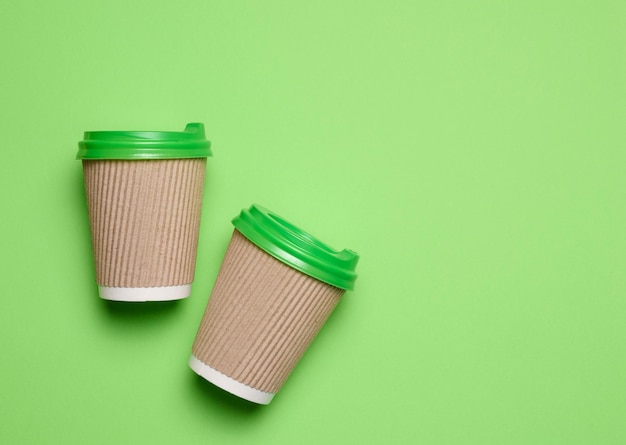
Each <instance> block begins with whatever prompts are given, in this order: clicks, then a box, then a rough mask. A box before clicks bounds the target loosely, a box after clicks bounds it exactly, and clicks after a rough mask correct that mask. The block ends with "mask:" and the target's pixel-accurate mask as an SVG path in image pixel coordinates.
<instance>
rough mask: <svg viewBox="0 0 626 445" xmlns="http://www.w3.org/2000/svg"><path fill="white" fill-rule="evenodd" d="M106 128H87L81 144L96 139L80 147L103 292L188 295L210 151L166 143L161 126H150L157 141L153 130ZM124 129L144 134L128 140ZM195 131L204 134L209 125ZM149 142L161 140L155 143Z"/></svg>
mask: <svg viewBox="0 0 626 445" xmlns="http://www.w3.org/2000/svg"><path fill="white" fill-rule="evenodd" d="M191 125H193V124H190V126H191ZM197 125H199V124H196V126H195V127H192V129H197V128H198V127H197ZM190 126H188V127H187V128H188V129H189V128H190ZM200 130H202V127H200ZM186 131H188V130H186ZM99 133H105V134H104V136H102V135H99V134H98V132H95V136H94V133H93V132H92V133H86V138H85V141H83V142H82V143H81V144H83V143H85V142H87V143H91V145H89V144H87V148H86V149H84V150H83V146H81V150H83V153H82V155H81V154H80V151H79V158H80V159H82V163H83V171H84V178H85V191H86V195H87V207H88V211H89V222H90V228H91V238H92V247H93V254H94V261H95V269H96V282H97V284H98V288H99V294H100V297H102V298H103V299H107V300H115V301H165V300H177V299H181V298H185V297H187V296H189V295H190V293H191V284H192V282H193V277H194V272H195V265H196V254H197V245H198V234H199V227H200V216H201V210H202V195H203V190H204V177H205V170H206V156H203V157H184V156H185V155H197V154H200V152H199V151H198V150H195V151H194V150H187V151H185V148H184V147H182V148H181V147H180V146H177V143H176V142H175V141H168V140H166V141H165V143H164V142H163V141H162V140H160V139H158V136H162V133H158V132H150V136H152V140H151V139H150V138H146V137H145V134H144V133H147V132H99ZM120 133H122V134H123V135H126V134H127V133H132V134H133V135H137V134H139V135H138V138H137V139H138V140H139V141H137V140H125V139H124V138H123V137H120V136H119V134H120ZM88 134H89V135H90V136H91V139H88V137H87V135H88ZM172 135H176V133H166V137H165V139H167V136H172ZM107 136H111V139H113V142H111V141H110V140H108V139H107ZM196 136H198V137H199V138H201V139H204V132H203V130H202V131H201V132H200V134H199V135H198V134H197V135H196ZM116 137H117V139H115V138H116ZM174 137H175V136H174ZM162 139H163V138H162ZM146 140H147V141H148V143H147V144H146ZM150 141H153V143H154V144H155V145H158V144H159V143H160V144H162V146H160V147H159V146H152V147H150V146H149V145H150ZM154 141H156V142H154ZM137 142H138V143H137ZM183 142H188V141H183ZM206 142H207V143H208V141H206ZM142 143H143V144H144V145H141V144H142ZM107 144H108V145H107ZM112 144H119V145H118V146H117V147H116V146H114V147H111V145H112ZM133 144H135V145H133ZM146 145H148V146H147V147H146ZM178 145H181V144H178ZM90 149H91V151H90ZM177 149H178V150H177ZM98 150H101V152H98ZM133 150H134V151H133ZM146 151H151V153H147V154H146ZM205 152H206V151H205ZM164 153H165V155H164ZM133 155H134V156H135V157H129V156H133ZM125 156H126V157H125ZM177 156H180V157H177ZM111 157H112V158H111Z"/></svg>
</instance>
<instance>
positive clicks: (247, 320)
mask: <svg viewBox="0 0 626 445" xmlns="http://www.w3.org/2000/svg"><path fill="white" fill-rule="evenodd" d="M343 293H344V290H343V289H339V288H336V287H334V286H331V285H329V284H326V283H323V282H321V281H319V280H316V279H315V278H312V277H310V276H308V275H305V274H303V273H301V272H299V271H297V270H295V269H293V268H291V267H289V266H287V265H285V264H284V263H282V262H280V261H278V260H277V259H275V258H274V257H272V256H270V255H268V254H267V253H265V252H264V251H263V250H261V249H260V248H258V247H257V246H256V245H254V244H253V243H251V242H250V241H248V239H247V238H245V237H244V236H243V235H242V234H241V233H239V231H237V230H235V231H234V233H233V237H232V239H231V241H230V244H229V246H228V249H227V251H226V255H225V256H224V260H223V262H222V266H221V269H220V272H219V274H218V277H217V280H216V282H215V286H214V288H213V292H212V293H211V297H210V299H209V304H208V305H207V309H206V311H205V314H204V317H203V319H202V322H201V324H200V328H199V330H198V334H197V336H196V340H195V342H194V344H193V348H192V352H193V354H194V355H195V356H196V357H197V358H198V359H199V360H201V361H202V362H204V363H205V364H207V365H209V366H210V367H212V368H213V369H216V370H217V371H220V372H221V373H222V374H225V375H227V376H228V377H230V378H232V379H235V380H237V381H238V382H240V383H243V384H245V385H248V386H250V387H252V388H255V389H258V390H260V391H264V392H268V393H272V394H275V393H277V392H278V390H279V389H280V388H281V386H282V385H283V383H284V382H285V380H286V379H287V377H288V376H289V374H290V373H291V371H292V370H293V368H294V367H295V365H296V364H297V362H298V360H299V359H300V358H301V357H302V355H303V354H304V352H305V351H306V349H307V348H308V346H309V345H310V344H311V342H312V341H313V339H314V338H315V336H316V335H317V333H318V332H319V330H320V328H321V327H322V326H323V325H324V323H325V322H326V319H327V318H328V316H329V315H330V314H331V312H332V311H333V309H334V308H335V306H336V305H337V303H338V302H339V300H340V299H341V296H342V295H343Z"/></svg>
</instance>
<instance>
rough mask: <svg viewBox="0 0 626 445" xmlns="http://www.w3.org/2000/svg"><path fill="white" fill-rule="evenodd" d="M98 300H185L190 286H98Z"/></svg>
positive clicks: (189, 291)
mask: <svg viewBox="0 0 626 445" xmlns="http://www.w3.org/2000/svg"><path fill="white" fill-rule="evenodd" d="M98 290H99V291H100V298H102V299H104V300H111V301H130V302H144V301H170V300H181V299H183V298H187V297H188V296H189V295H190V294H191V284H182V285H180V286H163V287H109V286H98Z"/></svg>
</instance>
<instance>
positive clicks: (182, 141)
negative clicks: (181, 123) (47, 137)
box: [76, 123, 213, 160]
mask: <svg viewBox="0 0 626 445" xmlns="http://www.w3.org/2000/svg"><path fill="white" fill-rule="evenodd" d="M212 155H213V153H212V152H211V142H210V141H208V140H207V139H206V137H205V135H204V125H203V124H200V123H190V124H187V126H186V127H185V130H183V131H86V132H85V135H84V139H83V140H82V141H80V142H79V143H78V153H77V154H76V159H87V160H90V159H92V160H99V159H100V160H102V159H126V160H139V159H181V158H206V157H207V156H212Z"/></svg>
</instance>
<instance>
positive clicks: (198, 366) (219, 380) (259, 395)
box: [189, 354, 274, 405]
mask: <svg viewBox="0 0 626 445" xmlns="http://www.w3.org/2000/svg"><path fill="white" fill-rule="evenodd" d="M189 367H190V368H191V369H193V370H194V372H195V373H196V374H198V375H199V376H200V377H203V378H204V379H206V380H208V381H209V382H211V383H213V384H214V385H215V386H218V387H220V388H222V389H223V390H226V391H228V392H229V393H231V394H234V395H236V396H237V397H241V398H242V399H246V400H249V401H250V402H254V403H258V404H261V405H268V404H269V403H270V402H271V401H272V399H273V398H274V394H272V393H269V392H265V391H261V390H259V389H254V388H252V387H251V386H248V385H246V384H244V383H241V382H238V381H237V380H235V379H232V378H230V377H228V376H227V375H225V374H222V373H221V372H219V371H218V370H217V369H213V368H211V367H210V366H209V365H207V364H206V363H203V362H202V361H200V359H198V358H197V357H196V356H195V355H193V354H192V355H191V358H190V359H189Z"/></svg>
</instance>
